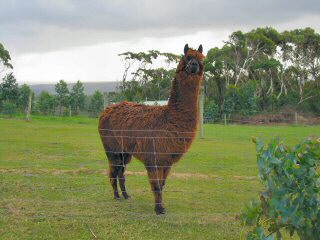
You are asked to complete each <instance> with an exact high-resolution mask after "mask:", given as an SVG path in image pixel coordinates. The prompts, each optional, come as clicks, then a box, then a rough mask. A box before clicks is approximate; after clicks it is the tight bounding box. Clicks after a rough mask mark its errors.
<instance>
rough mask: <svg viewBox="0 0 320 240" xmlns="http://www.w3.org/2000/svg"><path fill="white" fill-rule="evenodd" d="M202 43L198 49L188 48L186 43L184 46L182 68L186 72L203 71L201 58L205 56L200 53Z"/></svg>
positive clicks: (195, 72)
mask: <svg viewBox="0 0 320 240" xmlns="http://www.w3.org/2000/svg"><path fill="white" fill-rule="evenodd" d="M202 51H203V49H202V45H200V46H199V48H198V50H194V49H192V48H189V46H188V44H186V45H185V46H184V56H183V59H182V63H183V67H182V70H184V71H186V73H187V74H199V73H200V74H202V73H203V59H204V58H205V56H204V55H203V54H202Z"/></svg>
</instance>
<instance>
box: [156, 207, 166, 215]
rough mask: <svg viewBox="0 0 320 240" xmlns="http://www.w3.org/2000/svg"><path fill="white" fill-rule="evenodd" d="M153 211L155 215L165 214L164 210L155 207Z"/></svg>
mask: <svg viewBox="0 0 320 240" xmlns="http://www.w3.org/2000/svg"><path fill="white" fill-rule="evenodd" d="M154 210H155V211H156V214H157V215H161V214H166V209H165V208H163V207H156V208H155V209H154Z"/></svg>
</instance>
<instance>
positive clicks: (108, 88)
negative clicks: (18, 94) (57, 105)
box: [30, 82, 119, 95]
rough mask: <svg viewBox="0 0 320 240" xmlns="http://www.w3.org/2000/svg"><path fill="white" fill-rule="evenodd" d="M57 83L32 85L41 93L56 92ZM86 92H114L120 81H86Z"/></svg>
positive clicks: (34, 90) (36, 91)
mask: <svg viewBox="0 0 320 240" xmlns="http://www.w3.org/2000/svg"><path fill="white" fill-rule="evenodd" d="M54 85H55V84H33V85H30V87H31V89H32V91H33V92H34V93H35V94H36V95H39V94H40V93H41V92H42V91H47V92H49V93H51V94H54V93H55V90H54ZM73 85H74V83H68V88H69V90H71V88H72V86H73ZM83 86H84V93H85V94H86V95H92V94H93V93H94V91H96V90H99V91H100V92H114V91H116V88H117V87H118V86H119V82H84V83H83Z"/></svg>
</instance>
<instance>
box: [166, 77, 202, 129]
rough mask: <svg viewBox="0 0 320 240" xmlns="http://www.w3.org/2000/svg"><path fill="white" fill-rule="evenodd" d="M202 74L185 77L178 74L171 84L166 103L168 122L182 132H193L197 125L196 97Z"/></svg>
mask: <svg viewBox="0 0 320 240" xmlns="http://www.w3.org/2000/svg"><path fill="white" fill-rule="evenodd" d="M201 81H202V73H200V74H197V75H187V74H186V73H185V72H180V73H178V74H177V75H176V77H175V78H174V80H173V82H172V88H171V94H170V98H169V102H168V107H167V109H168V120H169V122H170V124H172V125H173V126H179V129H181V128H183V129H184V131H195V130H196V128H197V123H198V96H199V90H200V84H201Z"/></svg>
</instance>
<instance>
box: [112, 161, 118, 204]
mask: <svg viewBox="0 0 320 240" xmlns="http://www.w3.org/2000/svg"><path fill="white" fill-rule="evenodd" d="M119 168H120V167H119V166H117V165H115V164H114V163H112V162H111V161H110V162H109V179H110V183H111V186H112V188H113V196H114V199H120V196H119V191H118V185H117V178H118V173H119V170H120V169H119Z"/></svg>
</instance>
